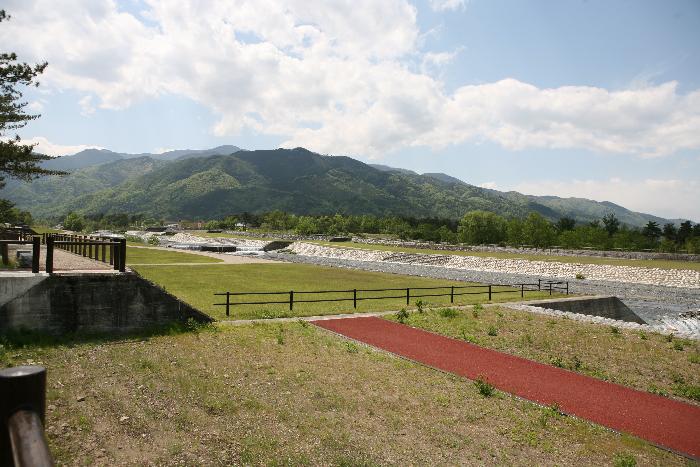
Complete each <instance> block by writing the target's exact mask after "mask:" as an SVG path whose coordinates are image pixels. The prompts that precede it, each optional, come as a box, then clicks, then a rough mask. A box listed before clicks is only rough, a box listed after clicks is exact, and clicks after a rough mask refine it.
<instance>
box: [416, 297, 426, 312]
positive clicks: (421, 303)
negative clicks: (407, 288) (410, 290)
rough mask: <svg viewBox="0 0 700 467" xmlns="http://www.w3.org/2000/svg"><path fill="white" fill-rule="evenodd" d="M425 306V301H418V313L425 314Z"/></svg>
mask: <svg viewBox="0 0 700 467" xmlns="http://www.w3.org/2000/svg"><path fill="white" fill-rule="evenodd" d="M424 306H425V303H423V300H421V299H420V298H419V299H418V300H416V308H418V313H423V307H424Z"/></svg>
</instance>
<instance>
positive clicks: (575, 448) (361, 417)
mask: <svg viewBox="0 0 700 467" xmlns="http://www.w3.org/2000/svg"><path fill="white" fill-rule="evenodd" d="M411 319H413V318H411ZM535 319H536V318H535ZM518 322H519V321H511V320H504V323H503V327H502V328H501V329H500V334H499V336H501V338H503V337H504V336H510V335H515V334H512V333H511V331H509V329H510V327H511V326H513V325H514V324H512V323H518ZM565 326H573V327H578V326H581V325H580V324H579V323H571V322H567V323H566V324H565ZM559 332H560V329H559V328H556V327H551V326H543V327H542V329H540V330H539V331H538V334H537V339H541V340H543V341H544V340H547V341H550V342H556V341H559V337H558V333H559ZM615 339H616V340H607V339H599V342H598V344H599V345H600V347H601V349H600V351H601V353H603V352H606V351H608V352H610V353H613V354H617V353H620V352H621V351H619V350H616V349H615V347H617V346H620V345H621V343H622V342H626V340H627V339H628V336H627V335H623V336H622V337H620V338H615ZM504 345H506V344H505V343H504ZM634 349H635V350H633V353H631V354H629V355H626V358H627V359H628V361H629V362H632V363H631V364H629V365H637V364H641V363H642V362H643V361H644V360H646V358H645V357H647V356H648V354H647V353H634V352H638V351H640V349H638V348H637V347H634ZM687 353H688V352H687V351H685V352H677V353H676V354H673V353H671V354H670V355H669V359H662V360H661V361H660V362H658V365H663V366H664V367H666V366H667V367H669V368H666V370H665V371H670V367H673V366H674V365H675V364H676V363H677V362H679V361H680V360H681V358H686V357H687ZM674 355H675V356H676V358H674V359H671V358H670V357H671V356H674ZM27 363H40V364H42V365H44V366H46V367H47V368H48V384H47V386H48V394H47V397H48V400H47V404H48V412H47V418H46V430H47V434H48V439H49V445H50V448H51V450H52V452H53V454H54V456H55V457H56V459H57V461H58V463H59V464H66V465H115V464H129V465H133V464H139V465H145V464H149V465H151V464H152V465H166V464H167V465H171V464H178V465H179V464H185V465H203V464H206V465H209V464H218V465H232V464H236V465H238V464H245V465H250V464H256V465H267V464H269V465H273V464H274V465H279V464H289V465H294V464H317V465H379V464H404V465H405V464H409V465H421V464H422V465H434V464H469V465H485V464H512V465H553V464H563V465H575V464H585V465H613V464H616V465H634V462H637V463H639V464H643V465H684V464H685V463H686V461H685V460H684V459H683V458H681V457H679V456H677V455H675V454H672V453H669V452H666V451H663V450H661V449H658V448H656V447H654V446H652V445H650V444H648V443H645V442H643V441H640V440H637V439H635V438H632V437H629V436H625V435H620V434H618V433H614V432H611V431H609V430H607V429H604V428H601V427H597V426H594V425H591V424H590V423H588V422H586V421H582V420H579V419H576V418H573V417H565V416H561V415H559V414H558V413H557V411H556V410H554V409H551V408H543V407H539V406H536V405H534V404H532V403H529V402H526V401H523V400H519V399H516V398H513V397H510V396H508V395H505V394H502V393H499V392H496V393H495V394H494V395H493V396H491V397H484V396H482V395H481V394H480V393H479V391H478V389H477V388H476V387H475V386H474V384H472V382H470V381H468V380H465V379H462V378H459V377H455V376H451V375H448V374H445V373H442V372H438V371H434V370H432V369H429V368H427V367H424V366H421V365H418V364H415V363H412V362H409V361H407V360H404V359H400V358H396V357H393V356H391V355H389V354H386V353H384V352H379V351H374V350H372V349H369V348H366V347H364V346H361V345H357V344H354V343H352V342H350V341H347V340H344V339H341V338H339V337H336V336H333V335H331V334H329V333H326V332H324V331H322V330H320V329H317V328H315V327H314V326H313V325H310V324H307V323H286V324H281V325H280V324H269V325H247V326H236V327H227V326H224V325H220V326H219V327H218V328H213V330H212V331H207V330H201V331H200V332H191V333H185V334H178V335H160V336H151V337H150V338H147V339H143V340H141V339H135V340H131V341H124V342H99V341H95V342H91V343H80V342H68V341H66V342H63V343H62V344H60V343H59V344H58V345H56V344H54V345H48V344H46V345H44V346H30V347H18V346H10V345H8V344H7V343H6V342H5V346H4V347H0V364H2V365H3V366H4V365H19V364H27ZM601 365H602V368H603V370H604V371H606V372H609V373H612V370H610V369H609V368H608V367H607V366H606V363H605V361H602V362H601ZM696 366H697V364H696ZM629 368H634V367H633V366H632V367H629ZM649 376H650V377H653V375H649Z"/></svg>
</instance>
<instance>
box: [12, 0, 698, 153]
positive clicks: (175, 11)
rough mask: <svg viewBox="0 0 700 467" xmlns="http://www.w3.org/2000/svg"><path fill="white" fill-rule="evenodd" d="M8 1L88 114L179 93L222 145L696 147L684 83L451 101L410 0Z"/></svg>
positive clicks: (471, 94)
mask: <svg viewBox="0 0 700 467" xmlns="http://www.w3.org/2000/svg"><path fill="white" fill-rule="evenodd" d="M6 3H7V5H6V6H4V8H6V9H7V10H8V11H11V12H12V14H13V20H12V21H10V22H8V23H7V24H5V23H3V27H2V28H0V41H2V43H3V44H6V46H7V47H8V48H9V49H10V50H16V51H17V52H19V53H20V54H21V57H22V58H23V59H25V60H36V61H38V60H44V59H46V60H48V61H49V63H50V65H49V67H48V69H47V71H46V73H45V76H44V77H43V78H42V81H43V83H44V84H45V85H48V86H49V87H52V88H56V89H59V90H60V89H72V90H77V91H79V92H83V93H84V94H85V96H88V97H85V98H83V99H82V100H81V102H80V104H81V107H83V112H85V113H87V114H89V113H90V112H91V111H92V110H93V109H94V108H96V107H98V108H106V109H124V108H127V107H129V106H131V105H132V104H134V103H135V102H138V101H142V100H144V99H147V98H157V97H159V96H163V95H178V96H185V97H187V98H190V99H192V100H194V101H196V102H199V103H201V104H203V105H205V106H207V107H208V108H209V109H211V110H212V111H213V112H214V113H215V114H216V115H217V116H218V119H219V120H218V122H217V123H216V125H215V126H214V128H213V131H214V133H215V134H216V135H219V136H230V135H236V134H238V133H239V132H241V131H242V130H243V129H251V130H253V131H256V132H260V133H263V134H268V135H278V136H282V137H283V138H284V139H285V143H284V145H285V146H305V147H308V148H309V149H311V150H314V151H317V152H321V153H332V154H338V153H342V154H354V155H366V156H370V157H379V156H381V155H383V154H385V153H387V152H391V151H394V150H397V149H401V148H406V147H416V146H428V147H431V148H433V149H439V148H443V147H446V146H449V145H453V144H459V143H463V142H468V141H470V142H481V141H489V142H493V143H496V144H499V145H501V146H503V147H506V148H509V149H512V150H518V149H524V148H550V149H551V148H554V149H564V148H584V149H588V150H594V151H600V152H606V153H621V154H634V155H639V156H643V157H657V156H666V155H669V154H673V153H675V152H677V151H680V150H684V149H699V148H700V90H696V91H694V92H690V93H687V94H679V93H678V91H677V85H676V83H675V82H669V83H665V84H661V85H644V86H641V87H639V86H635V87H633V88H631V89H628V90H620V91H609V90H607V89H602V88H596V87H588V86H563V87H558V88H551V89H542V88H538V87H536V86H533V85H530V84H527V83H523V82H520V81H518V80H515V79H505V80H501V81H498V82H495V83H486V84H479V85H468V86H461V87H458V88H457V89H456V90H454V91H453V92H449V93H448V92H446V91H445V87H444V85H443V83H442V81H441V80H440V78H439V76H437V77H436V76H433V75H432V74H430V72H431V71H433V69H434V68H435V66H436V65H437V66H439V65H444V64H445V63H449V61H450V60H452V59H454V54H455V53H456V52H452V53H450V52H423V51H421V49H420V43H421V40H420V37H421V31H420V30H419V28H418V26H417V22H416V9H415V8H414V7H413V6H412V5H410V4H409V3H407V2H406V1H405V0H387V1H382V2H377V1H375V0H361V1H360V0H338V1H336V2H333V3H332V4H331V2H326V1H321V0H315V1H311V0H287V1H284V2H282V1H275V0H256V1H253V0H239V1H230V2H200V1H195V0H177V1H175V0H168V1H166V0H146V2H145V4H146V9H145V11H144V12H143V13H142V15H144V16H145V17H147V21H146V22H143V21H141V20H140V19H139V18H137V17H136V16H134V15H132V14H130V13H128V12H125V11H121V10H119V8H118V7H117V5H116V3H115V2H113V1H110V0H102V1H97V0H89V1H88V0H62V1H61V2H60V7H57V5H56V2H55V1H53V0H36V1H33V2H26V1H20V0H8V1H7V2H6ZM463 3H464V2H454V1H452V2H450V1H447V2H435V5H436V6H438V5H439V6H443V7H445V8H447V7H448V6H450V7H454V8H459V7H461V6H463ZM66 11H70V12H72V13H71V14H65V12H66ZM415 64H418V65H419V66H418V68H421V70H420V71H417V70H415V68H416V66H415ZM421 64H422V65H423V66H422V67H421V66H420V65H421Z"/></svg>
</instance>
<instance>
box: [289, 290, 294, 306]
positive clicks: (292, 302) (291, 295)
mask: <svg viewBox="0 0 700 467" xmlns="http://www.w3.org/2000/svg"><path fill="white" fill-rule="evenodd" d="M293 308H294V291H293V290H290V291H289V311H292V309H293Z"/></svg>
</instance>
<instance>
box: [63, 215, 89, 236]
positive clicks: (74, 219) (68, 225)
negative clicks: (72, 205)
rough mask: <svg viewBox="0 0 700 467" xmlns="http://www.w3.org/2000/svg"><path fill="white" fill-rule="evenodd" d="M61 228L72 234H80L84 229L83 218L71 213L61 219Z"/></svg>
mask: <svg viewBox="0 0 700 467" xmlns="http://www.w3.org/2000/svg"><path fill="white" fill-rule="evenodd" d="M63 228H64V229H66V230H72V231H73V232H81V231H82V230H83V229H84V228H85V218H84V217H83V216H81V215H80V214H76V213H74V212H71V213H69V214H68V215H67V216H66V218H65V219H63Z"/></svg>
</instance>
